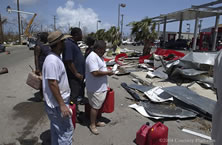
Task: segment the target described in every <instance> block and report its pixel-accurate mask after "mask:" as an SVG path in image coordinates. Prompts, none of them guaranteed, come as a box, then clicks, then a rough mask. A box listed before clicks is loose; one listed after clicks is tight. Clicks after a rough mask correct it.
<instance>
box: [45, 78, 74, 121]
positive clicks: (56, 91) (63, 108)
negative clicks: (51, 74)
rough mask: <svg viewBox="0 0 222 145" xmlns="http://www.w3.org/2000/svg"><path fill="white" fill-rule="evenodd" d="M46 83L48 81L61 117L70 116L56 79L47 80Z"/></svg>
mask: <svg viewBox="0 0 222 145" xmlns="http://www.w3.org/2000/svg"><path fill="white" fill-rule="evenodd" d="M48 83H49V88H50V89H51V91H52V94H53V96H54V97H55V99H56V101H57V102H58V104H59V107H60V110H61V113H62V116H63V117H66V116H71V115H72V114H71V112H70V111H69V108H68V107H67V106H66V105H65V103H64V100H63V98H62V96H61V94H60V91H59V86H58V83H57V81H56V80H48Z"/></svg>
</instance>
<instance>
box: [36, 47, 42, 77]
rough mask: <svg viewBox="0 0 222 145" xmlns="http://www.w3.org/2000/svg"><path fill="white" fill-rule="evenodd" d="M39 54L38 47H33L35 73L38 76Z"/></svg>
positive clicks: (39, 49)
mask: <svg viewBox="0 0 222 145" xmlns="http://www.w3.org/2000/svg"><path fill="white" fill-rule="evenodd" d="M40 53H41V48H40V47H39V46H35V48H34V56H35V73H36V74H37V75H40V74H41V72H40V69H39V56H40Z"/></svg>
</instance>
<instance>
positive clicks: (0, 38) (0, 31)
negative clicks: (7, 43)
mask: <svg viewBox="0 0 222 145" xmlns="http://www.w3.org/2000/svg"><path fill="white" fill-rule="evenodd" d="M5 22H6V19H4V20H2V18H1V14H0V43H3V42H4V34H3V24H4V23H5Z"/></svg>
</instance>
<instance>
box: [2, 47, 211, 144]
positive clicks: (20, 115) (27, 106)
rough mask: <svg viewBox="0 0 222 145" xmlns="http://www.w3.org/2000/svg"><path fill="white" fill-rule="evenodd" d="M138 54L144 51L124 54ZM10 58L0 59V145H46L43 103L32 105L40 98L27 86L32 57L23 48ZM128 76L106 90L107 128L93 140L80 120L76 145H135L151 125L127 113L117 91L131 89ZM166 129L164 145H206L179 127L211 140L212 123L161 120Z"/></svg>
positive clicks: (12, 52) (128, 99)
mask: <svg viewBox="0 0 222 145" xmlns="http://www.w3.org/2000/svg"><path fill="white" fill-rule="evenodd" d="M129 47H130V49H137V50H142V46H140V47H133V46H128V47H127V48H129ZM7 50H9V51H10V54H6V53H0V67H7V68H8V70H9V73H7V74H2V75H0V82H1V83H0V97H1V101H0V130H1V131H0V145H41V144H42V145H49V143H50V130H49V128H50V124H49V120H48V118H47V115H46V113H45V111H44V102H36V98H38V97H39V95H40V94H39V92H38V91H37V90H34V89H32V88H30V87H29V86H27V85H26V83H25V82H26V79H27V76H28V73H29V72H30V71H31V69H30V68H29V65H32V66H34V59H33V51H30V50H28V48H27V47H25V46H18V47H11V48H7ZM131 79H132V77H131V76H111V77H109V85H110V87H111V88H113V89H114V91H115V111H114V112H113V113H111V114H104V115H103V117H104V121H106V123H107V125H106V126H105V127H104V128H98V129H99V132H100V134H99V135H98V136H95V135H93V134H92V133H91V132H90V131H89V129H88V125H89V121H88V120H87V119H86V118H85V117H84V106H80V111H82V113H81V116H80V119H81V123H77V127H76V129H75V132H74V136H73V144H75V145H134V144H135V142H134V141H135V137H136V132H137V130H138V129H139V128H140V127H141V126H142V125H143V124H145V123H146V122H150V124H151V125H152V124H154V123H155V122H157V121H156V120H150V119H148V118H145V117H143V116H141V115H140V114H138V113H137V112H136V111H134V110H132V109H130V108H128V105H130V104H133V103H134V101H132V100H131V99H132V97H131V96H130V95H129V94H128V93H127V92H126V91H125V90H124V89H123V88H122V87H121V86H120V84H121V82H125V83H127V84H130V83H133V82H132V81H131ZM163 121H164V124H165V125H166V126H168V128H169V135H168V137H169V139H168V145H191V144H192V145H207V144H212V141H209V140H205V139H202V138H199V137H196V136H193V135H190V134H187V133H184V132H182V131H181V130H180V128H181V127H184V128H188V129H191V130H193V131H197V132H201V133H203V134H206V135H210V131H209V128H210V127H211V123H210V122H209V121H207V120H204V119H202V118H196V119H189V120H163Z"/></svg>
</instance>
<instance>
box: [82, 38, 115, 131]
mask: <svg viewBox="0 0 222 145" xmlns="http://www.w3.org/2000/svg"><path fill="white" fill-rule="evenodd" d="M105 49H106V43H105V42H104V41H103V40H98V41H96V42H95V44H94V49H93V51H92V52H91V53H90V54H89V55H88V57H87V58H86V72H85V73H86V90H87V95H88V99H89V104H90V106H91V110H90V122H91V123H90V126H89V128H90V130H91V132H92V133H93V134H95V135H98V134H99V132H98V130H97V128H96V126H105V123H104V122H97V120H96V119H97V114H98V110H99V109H100V108H101V107H102V104H103V102H104V101H105V99H106V93H107V87H108V86H107V85H108V80H107V75H113V72H112V71H107V67H106V63H105V61H104V60H103V57H102V56H103V55H104V53H105Z"/></svg>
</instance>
